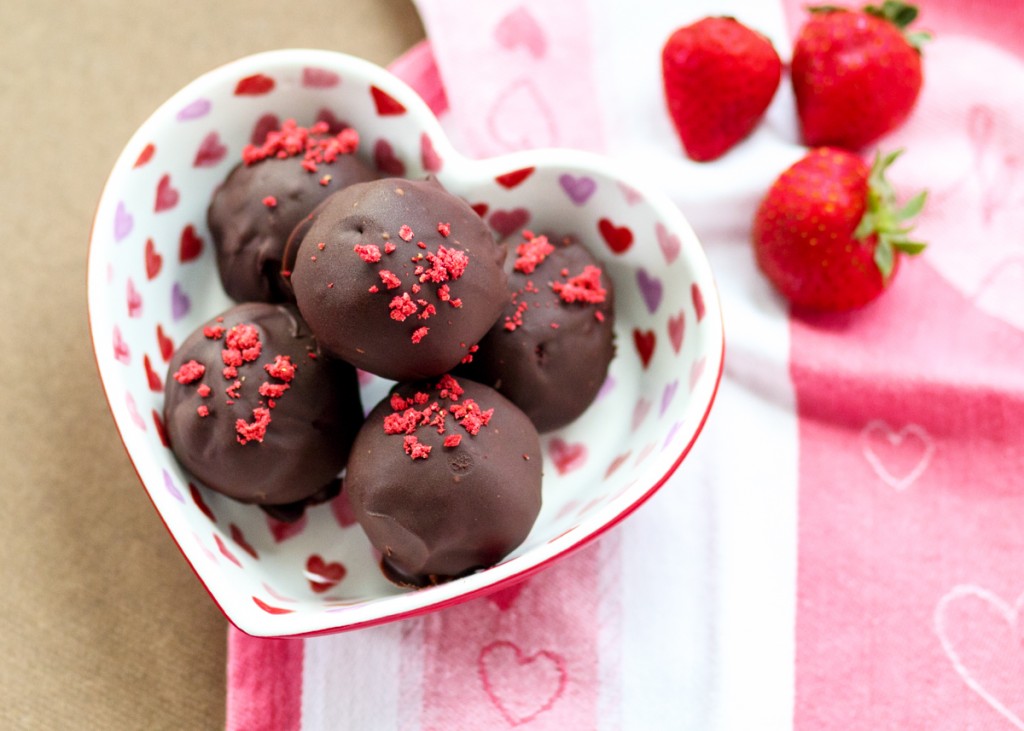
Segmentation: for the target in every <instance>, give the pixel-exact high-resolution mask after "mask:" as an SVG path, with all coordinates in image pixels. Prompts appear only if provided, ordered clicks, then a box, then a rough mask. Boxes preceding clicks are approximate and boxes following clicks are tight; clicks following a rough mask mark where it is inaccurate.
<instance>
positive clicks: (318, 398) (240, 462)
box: [164, 302, 363, 505]
mask: <svg viewBox="0 0 1024 731" xmlns="http://www.w3.org/2000/svg"><path fill="white" fill-rule="evenodd" d="M165 392H166V396H165V402H164V423H165V424H166V427H167V434H168V437H169V439H170V443H171V449H172V450H173V451H174V454H175V456H177V458H178V460H179V461H180V462H181V464H182V465H183V466H184V467H185V468H186V469H188V470H189V471H190V472H191V473H192V474H193V475H194V476H195V477H196V478H197V479H198V480H200V481H201V482H203V483H204V484H206V485H207V486H208V487H210V488H212V489H214V490H217V491H218V492H221V493H224V494H225V495H228V496H230V497H232V498H235V499H236V500H241V501H242V502H247V503H257V504H260V505H288V504H291V503H295V502H297V501H300V500H305V499H307V498H309V497H311V496H314V495H316V494H317V493H319V492H320V491H321V490H324V489H325V488H326V489H329V487H328V486H329V484H330V483H331V481H332V480H334V479H335V478H336V477H337V475H338V473H339V472H340V471H341V469H342V468H343V467H344V466H345V462H346V460H347V459H348V454H349V450H350V448H351V445H352V440H353V439H354V438H355V435H356V433H357V432H358V430H359V427H360V425H361V424H362V420H363V410H362V404H361V402H360V398H359V384H358V381H357V379H356V373H355V369H353V368H352V366H350V365H348V364H347V363H342V362H339V361H333V360H330V359H328V358H325V357H322V355H321V353H320V351H319V349H318V347H317V342H316V340H315V339H314V338H313V336H312V334H311V333H310V331H309V328H308V327H307V325H306V324H305V323H304V322H303V321H302V318H301V317H300V316H299V313H298V311H297V310H296V309H295V306H294V305H274V304H268V303H260V302H255V303H247V304H242V305H237V306H235V307H233V308H231V309H230V310H228V311H227V312H225V313H224V314H223V315H221V316H219V317H216V318H214V319H213V320H211V321H209V322H207V323H206V324H205V325H204V326H202V327H200V328H199V329H197V330H196V331H195V332H193V333H192V334H191V335H190V336H189V337H188V338H187V339H186V340H185V341H184V342H183V343H182V344H181V347H180V348H178V350H177V351H176V352H175V354H174V356H173V357H172V358H171V362H170V366H169V371H168V377H167V383H166V388H165Z"/></svg>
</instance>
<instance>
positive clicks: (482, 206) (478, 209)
mask: <svg viewBox="0 0 1024 731" xmlns="http://www.w3.org/2000/svg"><path fill="white" fill-rule="evenodd" d="M470 208H472V209H473V212H474V213H476V215H478V216H480V218H483V217H484V216H486V215H487V211H488V210H489V209H490V206H488V205H487V204H486V203H474V204H473V205H471V206H470Z"/></svg>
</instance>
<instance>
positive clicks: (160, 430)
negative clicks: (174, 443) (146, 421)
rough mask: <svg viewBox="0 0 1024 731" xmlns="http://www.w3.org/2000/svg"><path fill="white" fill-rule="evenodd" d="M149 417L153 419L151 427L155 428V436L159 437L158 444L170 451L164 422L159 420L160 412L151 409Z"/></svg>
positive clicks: (169, 441) (169, 442)
mask: <svg viewBox="0 0 1024 731" xmlns="http://www.w3.org/2000/svg"><path fill="white" fill-rule="evenodd" d="M150 416H151V417H152V418H153V426H154V427H156V435H157V436H158V437H160V443H161V444H162V445H164V447H166V448H167V449H170V448H171V440H170V439H168V438H167V429H166V428H165V427H164V420H163V419H161V418H160V412H158V411H157V410H156V409H153V410H152V411H151V412H150Z"/></svg>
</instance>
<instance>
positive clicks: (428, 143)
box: [420, 132, 442, 173]
mask: <svg viewBox="0 0 1024 731" xmlns="http://www.w3.org/2000/svg"><path fill="white" fill-rule="evenodd" d="M420 162H421V163H422V164H423V169H424V170H426V171H427V172H428V173H436V172H437V171H439V170H440V169H441V165H442V160H441V156H440V155H438V154H437V150H435V149H434V143H433V141H432V140H431V139H430V135H428V134H427V133H426V132H424V133H423V134H421V135H420Z"/></svg>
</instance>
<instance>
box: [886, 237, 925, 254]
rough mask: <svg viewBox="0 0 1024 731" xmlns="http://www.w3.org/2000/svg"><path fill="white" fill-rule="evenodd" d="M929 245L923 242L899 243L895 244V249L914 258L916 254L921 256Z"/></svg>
mask: <svg viewBox="0 0 1024 731" xmlns="http://www.w3.org/2000/svg"><path fill="white" fill-rule="evenodd" d="M927 246H928V244H926V243H924V242H923V241H898V242H895V243H894V244H893V248H895V249H896V250H897V251H901V252H903V253H904V254H909V255H910V256H913V255H914V254H920V253H921V252H922V251H924V250H925V247H927Z"/></svg>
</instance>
